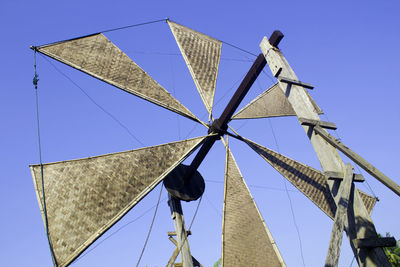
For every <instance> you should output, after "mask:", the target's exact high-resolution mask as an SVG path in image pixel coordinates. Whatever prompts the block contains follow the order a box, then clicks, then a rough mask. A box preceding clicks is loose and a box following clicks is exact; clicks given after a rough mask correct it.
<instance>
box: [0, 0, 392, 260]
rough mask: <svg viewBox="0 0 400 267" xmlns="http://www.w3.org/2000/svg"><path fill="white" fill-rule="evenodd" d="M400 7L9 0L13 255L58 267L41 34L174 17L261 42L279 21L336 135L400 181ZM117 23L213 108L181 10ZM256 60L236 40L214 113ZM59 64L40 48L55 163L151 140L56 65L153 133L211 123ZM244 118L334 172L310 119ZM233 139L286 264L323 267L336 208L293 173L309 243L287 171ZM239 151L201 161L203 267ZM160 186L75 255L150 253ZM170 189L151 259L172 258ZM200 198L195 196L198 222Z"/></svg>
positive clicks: (198, 239) (143, 58) (5, 221)
mask: <svg viewBox="0 0 400 267" xmlns="http://www.w3.org/2000/svg"><path fill="white" fill-rule="evenodd" d="M399 10H400V3H399V2H398V1H329V2H328V1H196V2H191V1H102V0H100V1H64V2H61V1H40V0H38V1H18V0H14V1H7V0H5V1H2V2H1V3H0V33H1V39H2V42H1V47H2V56H1V67H0V69H1V77H2V78H1V86H0V88H1V90H0V94H1V96H0V101H1V102H0V114H1V119H2V123H1V132H0V135H1V139H0V162H1V163H0V168H1V174H2V175H1V186H0V203H2V205H1V208H2V216H1V223H0V224H1V227H0V229H1V230H0V236H1V242H0V265H1V266H10V267H11V266H22V267H23V266H50V265H51V257H50V253H49V249H48V245H47V241H46V236H45V231H44V227H43V222H42V219H41V215H40V211H39V207H38V204H37V200H36V194H35V192H34V187H33V183H32V178H31V174H30V171H29V168H28V165H29V164H33V163H38V162H39V156H38V146H37V133H36V121H35V102H34V101H35V98H34V89H33V85H32V78H33V52H32V51H31V50H30V49H29V46H31V45H40V44H44V43H49V42H54V41H58V40H63V39H68V38H71V37H75V36H80V35H84V34H89V33H93V32H98V31H102V30H105V29H109V28H114V27H120V26H125V25H130V24H135V23H141V22H146V21H151V20H157V19H163V18H166V17H169V18H170V19H171V20H174V21H177V22H178V23H181V24H183V25H186V26H188V27H190V28H193V29H195V30H198V31H200V32H203V33H205V34H208V35H210V36H212V37H215V38H217V39H219V40H222V41H225V42H228V43H232V44H235V45H237V46H238V47H241V48H243V49H245V50H248V51H251V52H252V53H255V54H258V53H259V52H260V50H259V43H260V41H261V39H262V38H263V36H264V35H267V36H269V35H270V34H271V33H272V32H273V31H274V30H275V29H279V30H281V31H282V32H283V33H284V34H285V37H284V39H283V40H282V42H281V44H280V48H281V50H282V51H283V53H284V55H285V56H286V58H287V60H288V61H289V63H290V64H291V66H292V68H293V69H294V71H295V72H296V74H297V76H298V77H299V78H300V79H301V80H302V81H305V82H308V83H312V84H313V85H314V86H315V89H314V90H313V91H312V92H311V95H312V97H313V98H314V99H315V100H316V102H317V103H318V104H319V105H320V107H321V108H322V109H323V110H324V112H325V113H326V115H323V116H322V117H321V118H322V119H323V120H329V121H332V122H334V123H336V124H337V126H338V130H337V131H336V132H337V134H338V135H339V136H340V138H341V140H342V141H343V142H344V143H345V144H346V145H347V146H349V147H350V148H352V149H354V150H355V151H357V152H358V153H359V154H360V155H362V156H363V157H364V158H365V159H367V160H369V161H370V162H371V163H372V164H373V165H374V166H376V167H377V168H378V169H380V170H381V171H382V172H384V173H385V174H386V175H387V176H389V177H390V178H392V179H393V180H394V181H395V182H397V183H398V184H399V183H400V178H399V172H400V167H399V163H398V159H399V156H398V151H399V150H400V144H399V141H398V136H399V134H398V131H399V122H400V121H399V115H400V108H399V104H398V99H399V96H400V85H399V84H400V83H399V70H400V68H399V64H398V62H399V61H400V52H399V49H398V47H399V41H400V34H399V28H400V18H399V16H398V11H399ZM105 35H106V36H107V37H108V38H110V39H111V40H112V41H113V42H114V43H115V44H116V45H117V46H119V47H120V48H121V49H122V50H123V51H124V52H126V53H127V54H128V55H129V56H130V57H131V58H132V59H133V60H135V61H136V62H137V63H138V64H139V65H140V66H141V67H142V68H143V69H145V70H146V71H147V72H148V73H150V74H151V75H152V76H153V77H154V78H155V79H156V80H157V81H158V82H159V83H160V84H161V85H163V86H164V87H165V88H166V89H167V90H168V91H169V92H171V93H172V94H173V95H174V96H175V97H176V98H177V99H178V100H180V101H181V103H183V104H184V105H185V106H186V107H188V108H189V109H190V110H191V111H192V112H193V113H195V114H196V115H197V116H198V117H199V118H202V119H204V120H205V119H206V118H207V115H206V111H205V108H204V107H203V105H202V102H201V99H200V97H199V95H198V93H197V91H196V89H195V86H194V83H193V81H192V80H191V77H190V74H189V71H188V70H187V69H186V66H185V64H184V61H183V59H182V57H181V56H180V55H179V50H178V48H177V45H176V44H175V40H174V38H173V36H172V34H171V32H170V30H169V28H168V26H167V24H166V23H164V22H161V23H156V24H152V25H147V26H143V27H138V28H132V29H127V30H123V31H117V32H111V33H107V34H105ZM253 60H254V57H253V56H251V55H248V54H246V53H243V52H241V51H239V50H236V49H233V48H231V47H229V46H226V45H224V46H223V49H222V58H221V67H220V70H219V74H218V81H217V91H216V96H215V101H216V102H217V101H219V102H217V103H216V106H215V110H214V115H215V116H217V117H218V116H219V115H220V113H221V112H222V110H223V108H224V107H225V105H226V103H227V101H228V100H229V99H230V96H231V95H232V94H233V93H234V91H235V90H236V88H237V85H238V82H239V81H240V80H241V79H242V77H243V76H244V75H245V73H246V72H247V70H248V69H249V67H250V66H251V63H252V61H253ZM49 61H50V62H51V63H52V64H53V65H52V64H50V63H49ZM49 61H47V60H46V59H45V58H44V57H42V56H38V73H39V78H40V81H39V97H40V116H41V117H40V119H41V131H42V149H43V161H44V162H53V161H60V160H68V159H74V158H81V157H88V156H94V155H99V154H104V153H111V152H118V151H124V150H129V149H134V148H139V147H141V145H140V144H139V143H138V142H137V141H135V140H134V139H133V138H132V137H131V136H130V135H129V134H128V133H127V132H126V131H125V130H124V129H123V128H122V127H121V126H120V125H118V124H117V123H116V122H115V121H114V120H113V119H111V118H110V117H109V116H108V115H107V114H105V113H104V112H103V111H102V110H101V109H99V108H98V107H97V106H96V105H94V104H93V103H92V102H91V101H90V100H89V99H88V98H87V97H86V96H85V95H84V94H83V93H82V91H80V89H79V88H77V87H76V86H75V85H74V84H73V83H71V82H70V81H69V80H68V79H66V78H65V76H63V75H62V74H60V72H58V71H57V70H56V69H55V68H54V67H53V66H55V67H56V68H57V69H58V70H59V71H61V72H62V73H63V74H64V75H66V76H68V77H69V78H70V79H71V80H72V81H74V82H75V83H76V84H78V85H79V86H80V87H81V88H82V89H84V90H85V92H86V93H87V94H89V95H90V96H91V97H92V98H93V99H94V100H95V101H96V102H97V103H98V104H99V105H101V106H102V107H103V108H104V109H105V110H107V111H108V112H109V113H111V114H113V116H115V117H116V118H118V120H120V121H121V122H122V123H123V124H124V125H125V126H126V127H127V128H129V130H130V131H131V132H132V133H133V134H134V135H135V137H136V138H137V139H139V140H140V141H141V142H142V143H143V144H145V145H146V146H151V145H157V144H161V143H167V142H172V141H177V140H181V139H184V138H187V137H195V136H201V135H205V134H206V130H205V128H204V127H202V126H201V125H199V126H197V127H195V123H193V122H191V121H189V120H187V119H185V118H178V116H177V115H175V114H174V113H172V112H169V111H167V110H164V109H162V108H159V107H157V106H155V105H153V104H150V103H147V102H145V101H143V100H141V99H139V98H137V97H134V96H131V95H128V94H126V93H124V92H122V91H120V90H118V89H116V88H114V87H111V86H108V85H105V84H103V83H101V82H100V81H97V80H95V79H93V78H91V77H88V76H87V75H84V74H82V73H79V72H78V71H76V70H73V69H71V68H68V67H66V66H63V65H61V64H59V63H57V62H54V61H52V60H49ZM265 73H267V74H261V75H260V78H259V79H258V81H257V82H256V83H255V84H254V86H253V87H252V89H251V90H250V93H249V94H248V96H247V97H246V98H245V99H244V101H243V104H242V106H243V105H244V104H247V103H248V102H250V101H251V100H252V99H253V98H254V97H256V96H257V95H258V94H260V93H261V92H262V91H264V90H265V89H266V88H268V87H269V86H270V85H271V84H272V83H273V80H272V78H271V75H270V71H269V70H268V69H267V68H266V72H265ZM231 125H232V126H233V127H234V128H236V129H239V132H240V133H241V134H242V135H243V136H246V137H248V138H250V139H253V140H255V141H257V142H258V143H260V144H262V145H265V146H267V147H269V148H271V149H273V150H279V151H280V152H281V153H282V154H284V155H287V156H290V157H291V158H294V159H296V160H298V161H300V162H303V163H305V164H308V165H310V166H313V167H314V168H318V169H320V166H319V163H318V159H317V158H316V156H315V154H314V152H313V149H312V147H311V145H310V143H309V141H308V139H307V138H306V135H305V133H304V131H303V130H302V129H301V127H300V126H299V125H298V122H297V120H296V119H295V118H291V117H288V118H274V119H270V120H268V119H262V120H252V121H248V122H245V121H237V122H236V121H235V122H232V124H231ZM271 126H272V127H271ZM194 127H195V128H194ZM192 129H194V130H192ZM272 129H273V131H274V133H275V135H276V137H277V143H276V142H275V141H274V139H273V133H272ZM231 148H232V152H233V154H234V156H235V157H236V159H237V161H238V164H239V167H240V168H241V171H242V173H243V175H244V177H245V179H246V182H247V183H248V185H249V188H250V190H251V192H252V193H253V195H254V198H255V200H256V202H257V204H258V206H259V208H260V211H261V213H262V214H263V217H264V219H265V221H266V223H267V225H268V227H269V229H270V231H271V233H272V235H273V237H274V238H275V240H276V243H277V245H278V247H279V249H280V251H281V253H282V256H283V258H284V260H285V262H286V264H287V265H288V266H302V259H301V251H302V253H303V257H304V261H305V266H321V265H322V264H323V262H324V260H325V255H326V251H327V248H328V242H329V237H330V232H331V226H332V221H331V220H330V219H329V218H328V217H327V216H326V215H325V214H324V213H323V212H321V211H320V210H319V209H318V208H316V207H315V206H314V205H313V204H312V203H311V202H310V201H309V200H308V199H307V198H306V197H304V196H303V195H302V194H301V193H299V192H297V191H296V189H295V188H294V187H292V186H291V185H290V184H289V183H288V182H286V185H287V187H288V190H289V191H288V192H289V196H290V200H291V202H292V206H293V212H294V215H295V216H294V217H295V220H296V224H297V225H298V229H299V233H300V239H301V244H302V250H301V249H300V242H299V238H298V234H297V231H296V228H295V222H294V220H293V216H292V212H291V207H290V201H289V198H288V196H287V193H286V192H285V182H284V179H283V178H282V177H281V176H280V175H279V174H278V173H277V172H275V171H274V170H273V169H272V168H271V167H270V166H269V165H268V164H267V163H266V162H264V161H263V160H262V159H261V158H260V157H259V156H258V155H256V154H255V153H254V152H253V151H251V150H250V149H249V148H248V147H246V146H245V145H243V144H241V143H238V142H237V141H236V140H231ZM343 159H344V161H345V162H349V160H348V159H347V158H345V157H343ZM224 160H225V155H224V148H223V146H222V144H220V143H218V144H216V145H215V147H214V148H213V150H212V152H211V153H210V155H209V156H208V157H207V159H206V160H205V161H204V162H203V164H202V165H201V167H200V169H199V170H200V172H201V173H202V175H203V177H204V178H205V180H206V192H205V195H204V197H203V200H202V202H201V205H200V209H199V212H198V215H197V217H196V219H195V221H194V224H193V227H192V232H193V235H192V236H191V237H190V246H191V250H192V253H193V255H194V256H195V257H196V258H198V259H199V261H200V262H201V263H203V265H204V266H212V264H213V263H214V262H215V261H216V260H218V258H219V257H220V254H221V225H222V223H221V219H222V197H223V175H224ZM189 162H190V161H189ZM356 171H357V172H358V170H357V169H356ZM362 173H363V174H364V176H365V177H366V180H367V181H368V184H369V185H370V187H371V188H372V190H373V192H374V193H371V190H370V189H369V188H368V186H367V185H366V183H363V184H358V185H357V186H358V187H359V188H360V189H361V190H364V191H365V192H367V193H369V194H376V196H378V197H379V199H380V201H379V202H378V203H377V205H376V207H375V209H374V211H373V214H372V218H373V220H374V222H375V225H376V228H377V230H378V232H380V233H383V234H384V233H385V232H390V233H392V235H394V236H395V237H396V239H399V238H400V230H399V229H400V227H399V226H400V222H399V219H400V215H399V212H398V207H399V204H400V199H399V197H398V196H396V195H395V194H394V193H393V192H391V191H390V190H389V189H387V188H386V187H385V186H383V185H382V184H380V183H379V182H377V181H376V180H375V179H374V178H372V177H370V176H369V175H367V174H366V172H364V171H362ZM159 190H160V188H159V187H157V188H156V189H155V190H154V191H153V192H152V193H150V194H149V195H148V196H147V197H146V198H145V199H144V200H143V201H142V202H141V203H140V204H139V205H137V206H136V207H135V208H134V209H133V210H132V211H131V212H129V213H128V215H127V216H125V217H124V218H123V219H122V220H121V221H120V222H119V223H117V224H116V225H115V227H113V228H111V230H110V231H109V232H107V233H106V234H105V235H104V236H103V237H102V238H101V239H100V240H99V241H98V242H97V243H95V244H94V245H95V246H96V245H97V247H96V248H95V249H93V250H91V251H90V252H89V253H87V254H86V255H85V256H83V257H82V258H80V259H79V260H78V261H77V262H76V263H74V264H73V265H72V266H129V265H136V262H137V259H138V257H139V254H140V251H141V249H142V247H143V243H144V239H145V236H146V234H147V231H148V227H149V224H150V222H151V219H152V215H153V212H154V208H153V207H154V205H155V204H156V202H157V197H158V192H159ZM161 199H162V201H161V203H160V208H159V212H158V213H157V217H156V221H155V227H154V229H153V231H152V234H151V237H150V240H149V243H148V246H147V248H146V251H145V254H144V256H143V259H142V261H141V264H140V266H146V265H147V266H164V265H165V264H166V262H167V261H168V259H169V257H170V255H171V254H172V252H173V249H174V247H173V245H172V243H170V241H169V240H168V239H167V231H171V230H173V222H172V220H171V218H170V214H169V208H168V207H167V203H166V192H165V190H164V192H163V193H162V198H161ZM196 205H197V203H184V204H183V208H184V212H185V217H186V221H187V223H189V222H190V221H191V219H192V216H193V213H194V210H195V207H196ZM121 227H123V228H121ZM116 231H118V232H117V233H116V234H113V233H114V232H116ZM112 234H113V235H112ZM103 240H104V242H102V241H103ZM343 240H344V242H343V247H342V255H341V258H340V264H339V266H350V264H351V261H352V258H353V255H352V252H351V249H350V247H349V245H348V241H347V239H346V237H344V239H343ZM355 265H356V264H355V263H353V266H355Z"/></svg>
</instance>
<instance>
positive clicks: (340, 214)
mask: <svg viewBox="0 0 400 267" xmlns="http://www.w3.org/2000/svg"><path fill="white" fill-rule="evenodd" d="M353 171H354V168H353V166H351V165H350V164H346V169H345V175H344V179H343V181H342V183H341V184H340V188H339V193H338V195H339V198H340V199H339V203H338V205H337V209H336V214H335V222H334V223H333V227H332V234H331V239H330V241H329V248H328V254H327V255H326V259H325V267H334V266H335V267H336V266H338V263H339V256H340V247H341V245H342V238H343V230H344V225H345V221H346V220H347V207H348V203H349V197H350V189H351V185H352V182H353Z"/></svg>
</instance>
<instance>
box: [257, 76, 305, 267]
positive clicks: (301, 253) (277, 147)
mask: <svg viewBox="0 0 400 267" xmlns="http://www.w3.org/2000/svg"><path fill="white" fill-rule="evenodd" d="M265 74H266V73H265ZM267 76H268V75H267ZM257 85H258V87H259V90H262V88H261V86H260V83H259V81H258V80H257ZM268 123H269V127H270V128H271V132H272V136H273V138H274V142H275V146H276V150H277V151H278V153H281V152H280V148H279V144H278V139H277V138H276V134H275V131H274V127H273V126H272V120H271V119H270V118H268ZM283 184H284V186H285V192H286V195H287V198H288V200H289V205H290V211H291V213H292V218H293V224H294V227H295V228H296V232H297V237H298V239H299V247H300V255H301V260H302V263H303V266H304V267H305V266H306V264H305V261H304V255H303V244H302V241H301V236H300V230H299V227H298V225H297V220H296V216H295V213H294V208H293V203H292V198H291V197H290V193H289V189H288V187H287V181H286V179H284V180H283Z"/></svg>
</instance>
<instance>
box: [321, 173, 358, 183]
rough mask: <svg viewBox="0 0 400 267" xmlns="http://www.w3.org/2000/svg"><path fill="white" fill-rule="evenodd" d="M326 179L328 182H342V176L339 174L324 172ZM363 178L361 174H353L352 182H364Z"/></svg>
mask: <svg viewBox="0 0 400 267" xmlns="http://www.w3.org/2000/svg"><path fill="white" fill-rule="evenodd" d="M324 174H325V176H326V178H327V179H330V180H340V181H341V180H343V178H344V174H343V173H341V172H324ZM364 181H365V179H364V176H363V175H362V174H358V173H355V174H354V175H353V182H364Z"/></svg>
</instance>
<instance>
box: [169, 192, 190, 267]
mask: <svg viewBox="0 0 400 267" xmlns="http://www.w3.org/2000/svg"><path fill="white" fill-rule="evenodd" d="M168 198H169V201H168V204H169V207H170V208H171V216H172V219H173V220H174V225H175V233H176V239H177V247H176V250H177V253H175V252H174V253H173V255H172V257H171V259H170V260H169V262H168V264H167V266H173V263H174V261H175V259H176V257H177V256H178V254H179V253H181V260H182V264H183V267H193V260H192V254H191V253H190V248H189V241H188V238H187V235H188V234H187V231H186V228H185V221H184V219H183V212H182V205H181V201H180V200H179V199H177V198H175V197H173V196H171V195H170V194H168Z"/></svg>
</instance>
